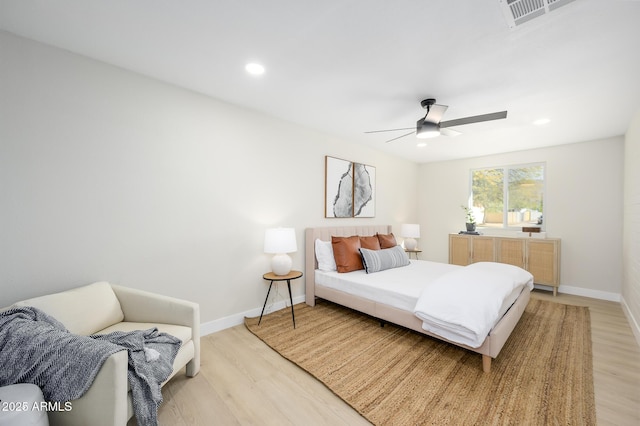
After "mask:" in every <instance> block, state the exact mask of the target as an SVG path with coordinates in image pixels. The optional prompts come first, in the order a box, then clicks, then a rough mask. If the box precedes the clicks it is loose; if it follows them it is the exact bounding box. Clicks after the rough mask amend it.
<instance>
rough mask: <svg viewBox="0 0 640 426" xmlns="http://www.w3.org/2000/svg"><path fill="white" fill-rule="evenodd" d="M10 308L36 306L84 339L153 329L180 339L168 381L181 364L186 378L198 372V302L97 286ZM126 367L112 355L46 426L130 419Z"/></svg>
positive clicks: (114, 425) (123, 355)
mask: <svg viewBox="0 0 640 426" xmlns="http://www.w3.org/2000/svg"><path fill="white" fill-rule="evenodd" d="M14 306H33V307H36V308H38V309H40V310H42V311H44V312H46V313H47V314H49V315H51V316H52V317H54V318H56V319H57V320H58V321H60V322H61V323H62V324H64V325H65V327H66V328H67V329H68V330H69V331H70V332H72V333H76V334H82V335H90V334H106V333H110V332H113V331H132V330H144V329H148V328H151V327H157V328H158V330H159V331H161V332H166V333H169V334H171V335H173V336H175V337H177V338H179V339H180V340H181V341H182V346H181V347H180V350H179V351H178V354H177V355H176V358H175V361H174V363H173V372H172V374H171V376H170V377H169V378H171V377H173V375H175V374H176V373H177V372H178V371H179V370H180V369H181V368H182V367H185V366H186V374H187V376H189V377H193V376H195V375H196V374H198V372H199V371H200V308H199V305H198V304H197V303H193V302H188V301H185V300H181V299H176V298H173V297H167V296H161V295H157V294H154V293H150V292H146V291H141V290H136V289H132V288H127V287H123V286H119V285H113V284H109V283H107V282H99V283H94V284H91V285H87V286H84V287H79V288H76V289H72V290H68V291H65V292H62V293H55V294H50V295H47V296H41V297H36V298H33V299H28V300H23V301H21V302H18V303H16V304H15V305H14ZM127 364H128V359H127V352H126V351H120V352H117V353H114V354H113V355H111V356H110V357H109V358H108V359H107V360H106V361H105V363H104V364H103V365H102V369H101V370H100V371H99V373H98V375H97V376H96V378H95V380H94V382H93V384H92V385H91V387H90V388H89V390H88V391H87V392H86V393H85V394H84V395H83V396H82V397H81V398H79V399H77V400H74V401H71V406H72V409H71V410H69V411H62V410H61V411H52V412H49V422H50V424H51V425H54V426H55V425H65V426H74V425H82V426H94V425H95V426H107V425H108V426H124V425H126V423H127V421H128V419H129V418H131V417H132V416H133V405H132V399H131V392H130V389H129V385H128V382H127ZM167 380H168V379H167Z"/></svg>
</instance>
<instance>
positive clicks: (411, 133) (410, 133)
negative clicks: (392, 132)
mask: <svg viewBox="0 0 640 426" xmlns="http://www.w3.org/2000/svg"><path fill="white" fill-rule="evenodd" d="M415 132H416V131H415V130H414V131H413V132H409V133H407V134H406V135H402V136H398V137H397V138H393V139H389V140H388V141H385V142H384V143H389V142H393V141H395V140H398V139H400V138H404V137H405V136H409V135H413V134H414V133H415Z"/></svg>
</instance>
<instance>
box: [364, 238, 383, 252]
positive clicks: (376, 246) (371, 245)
mask: <svg viewBox="0 0 640 426" xmlns="http://www.w3.org/2000/svg"><path fill="white" fill-rule="evenodd" d="M360 247H362V248H366V249H369V250H380V241H378V237H376V236H375V235H372V236H370V237H360Z"/></svg>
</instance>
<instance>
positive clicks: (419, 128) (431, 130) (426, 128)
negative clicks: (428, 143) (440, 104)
mask: <svg viewBox="0 0 640 426" xmlns="http://www.w3.org/2000/svg"><path fill="white" fill-rule="evenodd" d="M436 136H440V126H438V125H437V124H436V123H431V122H429V121H426V122H425V121H424V118H421V119H420V120H418V123H417V125H416V137H417V138H419V139H428V138H435V137H436Z"/></svg>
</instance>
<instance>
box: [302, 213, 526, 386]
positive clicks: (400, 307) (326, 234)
mask: <svg viewBox="0 0 640 426" xmlns="http://www.w3.org/2000/svg"><path fill="white" fill-rule="evenodd" d="M391 233H392V228H391V226H389V225H371V226H346V227H321V228H307V229H306V231H305V277H306V289H305V301H306V303H307V304H308V305H310V306H314V305H315V302H316V298H321V299H325V300H328V301H331V302H334V303H337V304H339V305H342V306H346V307H348V308H351V309H354V310H357V311H359V312H363V313H365V314H367V315H371V316H373V317H375V318H378V319H380V320H382V321H383V322H385V321H386V322H390V323H394V324H397V325H400V326H403V327H406V328H409V329H411V330H415V331H417V332H419V333H423V334H426V335H428V336H431V337H435V338H437V339H440V340H443V341H446V342H449V343H451V344H454V345H456V346H460V347H463V348H465V349H468V350H470V351H473V352H477V353H479V354H481V355H482V369H483V371H484V372H486V373H488V372H490V370H491V360H492V359H494V358H496V357H497V356H498V354H499V353H500V350H501V349H502V347H503V346H504V344H505V343H506V341H507V339H508V338H509V335H510V334H511V332H512V331H513V329H514V328H515V326H516V324H517V323H518V321H519V320H520V317H521V316H522V313H523V312H524V310H525V307H526V306H527V303H528V301H529V296H530V287H527V286H525V287H523V288H522V289H521V290H520V291H518V292H517V294H516V293H514V295H513V296H512V299H515V301H513V303H511V301H509V305H508V306H506V308H505V309H504V310H505V311H506V312H505V313H504V314H503V315H502V314H501V317H500V319H499V320H498V321H497V323H495V325H493V327H492V328H491V329H490V331H489V332H488V334H487V335H486V337H485V338H484V340H482V341H481V342H480V343H478V345H475V344H474V345H473V346H472V345H471V344H464V343H460V342H458V341H454V340H459V339H452V338H446V337H443V335H442V334H443V333H436V332H434V331H430V330H425V329H424V328H423V326H425V322H424V321H423V320H422V319H420V318H418V317H417V316H416V314H415V313H414V311H413V309H410V306H411V301H410V298H411V297H415V291H416V290H415V289H414V288H412V286H411V285H406V286H404V287H402V288H401V289H400V291H399V292H398V293H397V294H391V293H387V294H384V291H387V290H384V289H383V290H382V292H383V293H382V296H380V295H378V296H377V297H376V296H370V295H369V294H367V293H366V292H367V291H368V290H366V289H364V290H363V289H360V290H358V289H357V286H358V285H359V284H358V282H357V281H358V280H359V279H366V277H367V275H369V276H370V277H373V276H375V275H376V274H365V273H364V271H361V272H360V273H356V274H354V273H353V272H349V273H347V274H333V275H331V274H323V273H321V271H320V270H319V269H318V264H317V260H316V254H315V248H316V247H315V244H316V240H317V239H319V240H321V241H331V237H332V236H336V237H349V236H353V235H358V236H373V235H376V234H391ZM410 262H411V264H412V267H414V265H418V266H420V267H422V266H425V265H426V263H432V264H433V265H430V266H432V267H434V268H436V269H437V272H436V274H441V273H445V272H447V271H448V270H449V269H450V268H462V267H458V266H454V265H448V264H442V263H435V262H426V261H413V260H411V261H410ZM421 262H422V263H421ZM415 267H417V266H415ZM425 267H426V266H425ZM402 269H404V268H398V270H402ZM408 269H410V268H407V270H408ZM403 273H405V272H404V271H403ZM343 276H344V277H346V276H349V277H354V283H352V284H348V285H345V283H340V282H339V281H336V282H335V285H332V284H331V281H332V280H340V279H343V278H344V277H343ZM380 276H382V275H379V276H378V277H377V278H376V279H378V281H380V278H379V277H380ZM316 281H318V282H316ZM354 288H355V290H354ZM414 303H415V302H414ZM444 334H445V335H446V333H444Z"/></svg>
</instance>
